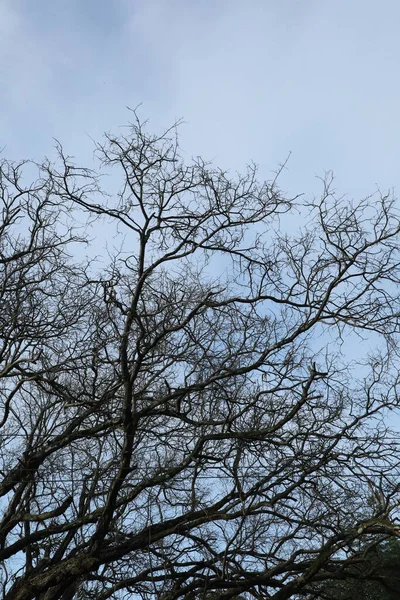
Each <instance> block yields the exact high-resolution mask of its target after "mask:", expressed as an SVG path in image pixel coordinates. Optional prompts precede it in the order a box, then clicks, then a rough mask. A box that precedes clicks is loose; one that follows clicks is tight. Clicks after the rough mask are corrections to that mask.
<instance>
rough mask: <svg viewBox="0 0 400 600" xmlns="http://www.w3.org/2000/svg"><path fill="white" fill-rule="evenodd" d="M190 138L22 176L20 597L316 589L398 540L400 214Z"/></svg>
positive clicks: (13, 276) (4, 445)
mask: <svg viewBox="0 0 400 600" xmlns="http://www.w3.org/2000/svg"><path fill="white" fill-rule="evenodd" d="M175 133H176V131H175V128H172V129H171V130H168V131H166V132H164V133H163V134H162V135H160V136H153V135H150V134H148V133H147V130H146V127H145V126H144V125H142V124H141V123H140V121H139V120H138V119H137V118H136V115H135V119H134V121H133V123H132V124H131V125H130V126H129V127H128V128H127V130H126V135H120V136H119V137H114V136H112V135H107V136H106V139H105V141H104V143H103V144H101V145H99V146H98V148H97V153H98V157H99V159H100V166H99V172H98V173H97V174H96V173H94V172H93V171H91V170H88V169H82V168H79V167H78V166H76V165H75V164H74V163H73V161H72V159H71V158H70V157H68V156H66V155H65V154H64V151H63V149H62V147H61V146H59V147H58V151H59V160H58V162H57V163H54V164H53V163H51V162H50V161H45V162H44V163H43V164H41V165H36V168H37V172H38V176H37V177H38V178H37V180H36V181H35V182H34V183H33V184H29V185H28V184H26V183H25V180H26V176H25V177H24V172H26V169H28V171H29V172H30V171H31V170H32V167H34V165H32V164H31V163H29V164H28V165H24V164H20V165H15V164H12V163H9V162H7V161H4V162H3V163H2V164H1V170H0V175H1V180H0V184H1V187H0V192H1V203H2V221H1V227H0V267H1V278H0V327H1V347H0V375H1V378H0V386H1V387H0V394H1V395H0V425H1V428H0V473H1V484H0V493H1V502H0V509H1V520H0V561H1V569H0V571H1V578H2V579H1V585H2V590H3V597H4V598H5V599H6V600H11V599H13V600H31V599H34V598H38V599H41V600H58V599H64V600H66V599H73V598H77V599H78V598H80V599H93V600H94V599H95V600H106V599H115V600H116V599H126V600H127V599H131V600H135V599H139V598H140V599H142V600H150V599H152V598H160V599H164V600H167V599H168V600H178V599H208V600H209V599H210V598H221V599H225V600H227V599H233V598H238V597H240V598H255V599H262V598H271V599H273V600H285V599H287V598H311V597H313V598H315V597H316V594H317V591H316V590H317V589H318V583H319V582H324V581H325V580H328V581H333V580H345V579H346V578H347V577H354V572H355V570H354V565H355V564H360V563H361V562H362V561H363V560H364V558H365V548H366V545H369V546H371V547H373V546H374V545H375V546H378V545H379V544H380V543H381V542H384V541H385V540H387V538H388V537H390V536H397V534H398V525H397V521H396V519H397V514H398V513H397V507H398V503H399V491H398V490H399V488H398V483H397V481H396V474H397V473H398V472H399V454H398V445H397V443H396V440H395V439H393V434H392V433H391V432H390V430H389V429H388V427H387V424H386V422H387V421H386V420H385V419H384V417H385V412H386V411H387V410H388V409H391V408H394V409H395V408H397V406H398V402H399V401H398V373H397V369H396V360H397V355H398V353H397V345H396V342H397V336H398V333H399V325H400V320H399V315H400V302H399V299H400V297H399V289H400V288H399V278H400V270H399V249H400V245H399V232H400V221H399V214H398V209H397V207H396V204H395V201H394V199H393V198H391V197H390V196H383V195H380V194H376V195H374V196H372V197H370V198H367V199H363V200H361V201H357V202H356V201H353V200H349V199H348V198H340V197H337V196H336V195H335V193H334V192H333V190H332V181H331V180H330V178H329V176H328V177H327V178H326V180H325V187H324V189H323V192H322V194H321V197H320V198H318V199H314V200H307V199H304V198H303V197H299V198H292V199H287V198H286V197H285V195H284V194H283V193H281V192H280V191H279V189H278V187H277V182H276V180H273V181H271V182H266V183H259V182H258V179H257V169H256V168H255V167H254V166H252V165H251V166H250V167H249V168H248V169H247V171H246V173H245V174H244V175H242V176H241V175H231V174H229V173H226V172H224V171H222V170H219V169H217V168H215V167H213V166H212V165H210V164H208V163H206V162H204V161H203V160H201V159H195V160H193V161H192V162H191V163H190V164H188V165H186V164H185V163H184V162H183V160H182V158H181V155H180V153H179V147H178V142H177V138H176V136H175ZM24 169H25V171H24ZM102 172H106V173H114V172H119V173H120V175H121V176H122V179H121V187H120V189H119V191H118V192H117V193H115V194H114V195H112V194H105V192H102V185H103V184H102V179H101V177H100V175H101V173H102ZM112 181H114V179H113V180H112ZM108 187H109V186H108ZM76 223H78V224H79V227H76V226H74V224H76ZM83 223H85V227H83ZM299 223H301V226H300V225H298V224H299ZM290 231H295V232H294V233H292V234H290ZM96 232H99V235H100V232H101V235H104V234H105V235H106V237H107V238H108V242H109V243H108V251H107V253H106V252H103V255H102V257H101V260H86V259H83V258H82V257H83V256H84V252H83V249H84V248H86V246H82V244H83V243H84V242H85V240H86V238H87V239H89V237H90V236H92V238H93V233H94V236H96ZM285 232H286V233H285ZM113 236H114V237H113ZM119 238H121V239H123V241H122V242H121V244H120V245H119V246H118V250H115V251H114V250H113V247H114V246H115V247H117V244H119V241H118V240H119ZM91 244H92V245H91V246H90V247H89V254H90V252H91V253H92V254H101V252H102V248H100V247H99V246H97V247H96V245H95V242H93V239H92V242H91ZM351 352H352V353H353V354H351ZM371 491H372V492H373V494H372V495H373V500H374V501H371V493H372V492H371ZM360 572H362V573H364V574H365V573H368V570H365V569H364V570H363V569H360Z"/></svg>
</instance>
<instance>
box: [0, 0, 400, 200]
mask: <svg viewBox="0 0 400 600" xmlns="http://www.w3.org/2000/svg"><path fill="white" fill-rule="evenodd" d="M399 21H400V3H399V2H398V0H381V1H380V2H377V1H376V0H351V1H349V0H247V1H246V2H243V1H239V0H52V2H49V0H0V53H1V61H0V148H3V156H5V157H7V158H12V159H21V158H33V159H35V160H40V159H41V158H43V157H44V156H45V155H47V156H50V157H51V156H52V155H53V154H54V153H53V145H54V141H53V138H57V139H58V140H60V141H61V142H62V144H63V146H64V148H65V151H66V152H67V153H68V154H72V155H74V156H75V157H76V160H77V162H78V163H79V164H81V163H83V164H89V163H90V160H91V158H92V150H93V139H95V140H100V139H101V135H102V133H103V132H104V131H118V129H119V127H120V126H122V125H124V124H126V123H127V122H128V121H129V119H130V118H131V115H130V113H129V111H128V110H127V108H126V107H127V106H129V107H131V108H134V107H136V106H137V105H139V104H141V107H140V113H139V114H140V115H141V116H142V117H143V118H148V119H149V129H150V130H151V131H153V130H154V131H158V130H159V129H160V128H161V127H167V126H169V125H171V124H172V123H173V122H174V121H176V120H177V119H181V118H182V119H183V120H184V124H183V125H182V127H181V129H180V136H181V145H182V147H183V149H184V152H185V154H186V155H187V157H188V158H190V157H191V156H193V155H201V156H203V157H204V158H206V159H210V160H213V161H214V162H215V163H216V164H217V165H219V166H221V167H224V168H231V169H234V170H236V169H237V170H239V171H240V170H242V169H243V168H244V167H245V165H246V164H247V163H249V162H250V161H252V160H253V161H255V162H256V163H257V164H259V165H260V171H261V174H262V175H263V176H264V177H266V178H270V177H271V175H272V173H273V172H274V171H275V170H276V169H277V168H278V166H279V164H280V163H282V162H284V161H285V160H286V159H287V157H288V156H289V155H290V158H289V161H288V163H287V167H286V169H285V171H284V173H283V175H282V178H281V186H282V187H283V188H284V189H285V190H287V191H288V193H289V194H298V193H304V194H305V195H306V196H307V195H314V194H318V192H319V191H321V189H322V188H321V182H320V180H319V179H318V177H321V176H323V175H324V173H325V172H326V171H328V170H333V172H334V174H335V177H336V181H335V187H336V189H337V190H338V191H340V192H341V193H348V194H349V196H351V197H356V198H357V197H362V196H365V195H367V194H369V193H371V192H374V191H375V190H376V188H377V186H378V187H379V188H380V189H382V190H384V191H385V190H387V189H390V190H391V189H393V188H394V190H395V193H396V188H397V190H399V189H400V172H399V166H398V163H399V158H400V119H399V118H398V112H399V110H400V67H399V65H400V37H399V35H398V23H399ZM399 193H400V192H399Z"/></svg>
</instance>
